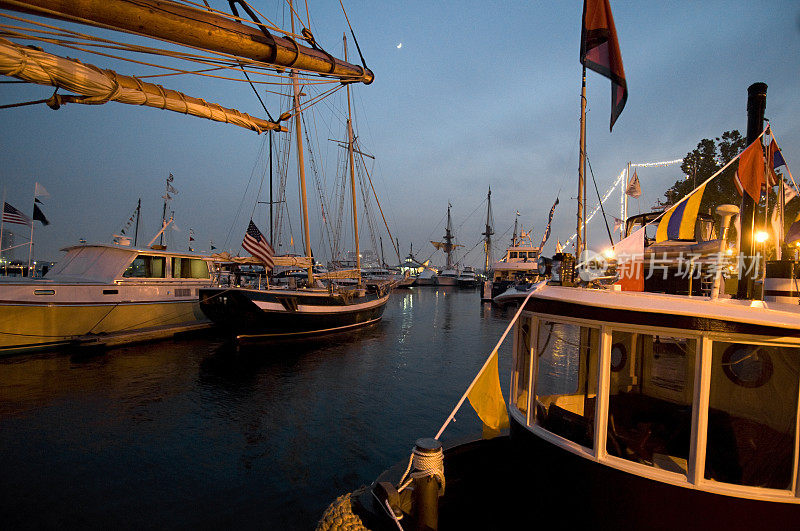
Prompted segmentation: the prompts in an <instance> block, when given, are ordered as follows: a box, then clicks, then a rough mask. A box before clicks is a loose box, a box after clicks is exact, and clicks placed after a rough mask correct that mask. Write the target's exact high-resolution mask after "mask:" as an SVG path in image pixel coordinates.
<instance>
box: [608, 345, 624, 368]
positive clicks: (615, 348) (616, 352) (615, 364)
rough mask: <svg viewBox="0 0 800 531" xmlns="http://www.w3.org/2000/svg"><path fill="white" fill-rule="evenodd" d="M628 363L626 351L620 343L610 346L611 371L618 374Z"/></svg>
mask: <svg viewBox="0 0 800 531" xmlns="http://www.w3.org/2000/svg"><path fill="white" fill-rule="evenodd" d="M627 362H628V349H626V348H625V345H623V344H622V343H614V344H613V345H611V370H612V371H613V372H619V371H621V370H622V368H623V367H624V366H625V364H626V363H627Z"/></svg>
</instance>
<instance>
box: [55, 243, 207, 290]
mask: <svg viewBox="0 0 800 531" xmlns="http://www.w3.org/2000/svg"><path fill="white" fill-rule="evenodd" d="M61 250H62V251H63V252H64V253H65V254H64V256H63V257H62V258H61V260H59V261H58V262H56V265H55V266H54V267H53V269H51V270H50V271H49V272H48V273H47V275H45V280H51V281H59V282H98V283H108V282H113V281H114V280H116V279H120V278H122V277H123V275H124V273H125V271H126V270H127V269H128V266H130V265H131V263H132V262H133V261H134V260H135V259H136V258H137V257H139V256H153V257H164V258H165V259H166V258H186V259H195V260H203V261H205V262H208V261H210V260H212V259H211V258H210V257H208V256H205V255H201V254H196V253H189V252H182V251H168V250H165V249H149V248H137V247H128V246H121V245H113V244H86V245H72V246H69V247H64V248H63V249H61Z"/></svg>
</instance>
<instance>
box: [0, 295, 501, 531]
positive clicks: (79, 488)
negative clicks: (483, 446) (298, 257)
mask: <svg viewBox="0 0 800 531" xmlns="http://www.w3.org/2000/svg"><path fill="white" fill-rule="evenodd" d="M445 289H446V290H447V291H445ZM445 289H442V288H439V289H437V288H433V287H430V288H418V289H412V290H410V291H409V290H407V291H397V292H396V293H395V294H393V295H392V297H391V298H390V300H389V303H388V305H387V308H386V312H385V314H384V319H383V320H382V321H381V322H380V323H378V324H377V325H374V326H372V327H370V328H367V329H363V330H359V331H356V332H352V333H348V334H345V335H340V336H336V337H332V338H328V339H326V340H324V341H322V342H319V343H315V342H310V341H305V342H287V343H282V344H262V345H255V346H252V347H248V348H244V349H241V350H238V351H237V350H236V349H234V348H232V347H231V346H230V345H229V344H227V343H225V342H224V341H223V340H222V339H221V338H216V337H213V336H211V337H207V338H201V339H192V340H183V341H167V342H162V343H154V344H149V345H141V346H131V347H125V348H120V349H116V350H112V351H110V352H108V353H106V354H104V355H94V356H92V355H86V354H85V353H78V352H61V353H51V354H39V355H27V356H19V357H14V358H7V359H2V360H0V450H1V451H0V471H2V473H0V521H2V522H4V523H3V527H4V528H8V529H10V528H29V527H33V528H37V527H47V528H53V527H82V528H100V527H102V528H109V527H113V526H118V527H123V528H131V527H204V528H206V527H223V526H225V527H229V526H239V527H241V526H248V527H251V526H252V527H256V526H258V527H263V528H268V529H270V528H271V529H281V528H286V529H306V528H311V527H313V526H314V524H315V523H316V521H317V519H318V518H319V516H320V515H321V513H322V511H323V510H324V509H325V507H326V506H327V505H328V504H329V503H330V502H332V501H333V500H334V499H335V498H336V497H338V496H340V495H341V494H344V493H346V492H351V491H353V490H354V489H356V488H358V487H359V486H361V485H363V484H366V483H369V482H371V481H372V480H373V479H375V477H377V475H378V474H379V473H380V472H381V471H383V470H384V469H386V468H388V467H389V466H391V465H393V464H395V463H396V462H398V461H400V460H402V459H405V458H407V456H408V452H409V451H410V449H411V447H412V446H413V443H414V441H415V440H416V439H417V438H419V437H430V436H432V435H433V434H435V433H436V431H437V430H438V429H439V427H440V426H441V423H442V422H443V421H444V419H445V418H446V417H447V415H448V414H449V413H450V411H451V409H452V407H453V406H454V405H455V403H456V402H457V401H458V399H459V398H460V396H461V394H462V393H463V391H464V390H465V389H466V387H467V386H468V385H469V383H470V381H471V380H472V378H473V376H474V375H475V373H476V371H477V370H478V369H479V368H480V367H481V366H482V364H483V362H484V360H485V357H486V356H487V355H488V354H489V352H490V350H491V348H492V347H493V346H494V343H495V342H496V341H497V339H498V338H499V337H500V335H501V333H502V331H503V330H504V328H505V326H506V325H507V319H509V318H510V317H511V316H512V315H513V311H506V310H503V309H498V308H494V307H491V306H490V305H482V304H481V303H480V297H479V294H478V292H477V291H473V290H470V291H460V290H458V289H457V288H445ZM510 350H511V347H510V341H507V346H506V348H505V349H501V360H500V375H501V385H502V386H503V389H504V390H505V389H507V387H508V373H509V368H510V356H509V354H510ZM456 419H457V422H455V423H454V424H452V425H451V426H450V427H449V428H448V430H447V431H446V432H445V435H444V438H445V440H448V439H450V440H457V439H461V438H466V437H471V436H475V435H479V434H480V424H479V421H478V419H477V417H476V416H475V414H474V413H473V412H472V410H471V409H469V407H468V406H465V408H463V409H462V411H461V412H460V413H459V414H458V416H457V417H456Z"/></svg>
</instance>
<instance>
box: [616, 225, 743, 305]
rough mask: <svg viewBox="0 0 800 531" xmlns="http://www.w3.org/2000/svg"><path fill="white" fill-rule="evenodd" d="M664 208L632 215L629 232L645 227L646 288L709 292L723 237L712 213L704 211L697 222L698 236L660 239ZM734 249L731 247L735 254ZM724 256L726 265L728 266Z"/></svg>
mask: <svg viewBox="0 0 800 531" xmlns="http://www.w3.org/2000/svg"><path fill="white" fill-rule="evenodd" d="M661 214H662V213H661V212H648V213H646V214H639V215H636V216H631V217H629V218H628V220H627V222H626V224H625V236H626V237H627V236H629V235H631V234H632V233H634V232H636V231H637V230H639V229H641V228H642V227H644V230H645V237H644V245H645V248H644V267H645V270H646V271H645V280H644V289H645V291H649V292H653V293H672V294H682V295H689V294H691V295H709V293H710V289H711V285H712V283H713V279H712V277H713V274H714V272H715V271H716V270H717V268H718V267H720V265H719V262H718V259H719V252H720V243H721V242H720V240H718V239H716V238H717V237H718V236H717V231H716V229H715V225H714V218H713V216H712V215H711V214H705V213H700V214H698V216H697V221H696V223H695V229H694V238H692V239H688V240H682V239H670V240H665V241H661V242H656V231H657V229H658V222H655V220H656V219H657V218H658V217H659V216H660V215H661ZM733 251H734V250H733V249H728V252H729V253H730V255H731V256H732V255H733V254H734V252H733ZM727 260H728V259H727V258H725V257H723V258H722V262H723V267H728V266H729V265H730V264H728V263H727Z"/></svg>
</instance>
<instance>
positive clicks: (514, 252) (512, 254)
mask: <svg viewBox="0 0 800 531" xmlns="http://www.w3.org/2000/svg"><path fill="white" fill-rule="evenodd" d="M508 257H509V258H516V257H517V251H511V252H510V253H508Z"/></svg>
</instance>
